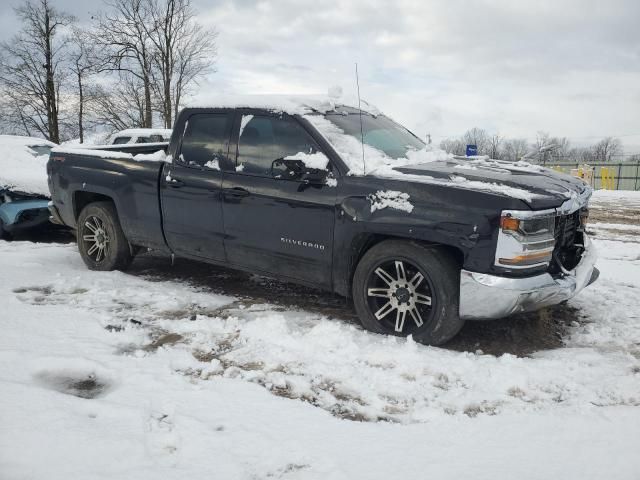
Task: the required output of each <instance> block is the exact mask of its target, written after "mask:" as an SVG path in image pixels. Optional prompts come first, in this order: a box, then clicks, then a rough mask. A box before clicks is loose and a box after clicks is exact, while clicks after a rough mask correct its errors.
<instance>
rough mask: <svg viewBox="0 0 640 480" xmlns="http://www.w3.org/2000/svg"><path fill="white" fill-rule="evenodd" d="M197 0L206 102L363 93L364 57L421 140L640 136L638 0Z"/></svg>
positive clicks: (374, 88) (389, 102)
mask: <svg viewBox="0 0 640 480" xmlns="http://www.w3.org/2000/svg"><path fill="white" fill-rule="evenodd" d="M194 1H195V4H194V5H195V7H196V8H197V10H198V12H199V19H200V21H201V22H203V23H205V24H207V25H212V26H215V27H216V29H217V30H218V31H219V38H218V41H219V52H220V56H219V61H218V66H217V73H215V74H214V75H212V76H211V78H209V79H207V80H206V81H204V82H202V85H201V91H202V93H203V95H206V96H207V98H210V97H211V94H212V92H213V93H219V94H220V95H224V94H225V93H231V92H233V93H289V92H290V93H324V92H326V91H327V88H328V87H330V86H332V85H335V84H339V85H341V86H342V87H343V90H344V91H345V93H347V94H351V93H354V92H355V77H354V64H355V62H358V65H359V71H360V81H361V91H362V93H363V96H364V97H365V98H367V99H368V100H370V101H372V102H373V103H375V104H377V105H378V106H379V107H380V108H381V109H383V110H384V111H386V112H389V113H390V114H391V115H392V116H394V117H395V118H396V119H398V120H399V121H401V122H403V123H405V124H407V125H408V126H410V127H411V128H414V129H415V130H416V133H419V134H421V135H424V134H425V133H426V132H431V133H432V134H434V135H457V134H460V133H462V132H464V131H465V130H467V129H468V128H471V127H474V126H480V127H484V128H487V129H490V130H494V131H500V132H501V133H503V134H509V135H513V136H518V137H532V136H533V135H535V132H536V131H537V130H540V129H543V130H547V131H550V132H552V133H553V134H556V135H566V136H569V137H571V136H575V137H583V136H587V135H599V134H616V133H629V132H630V133H640V127H638V125H640V108H638V107H639V105H638V98H639V97H640V36H638V34H637V20H638V19H639V18H640V2H638V1H637V0H608V1H607V2H602V1H599V0H598V1H596V0H553V1H551V0H539V1H536V2H521V1H514V0H471V1H470V0H429V1H428V2H426V1H423V0H395V1H382V0H323V1H317V0H223V1H214V2H211V1H210V0H194ZM56 5H59V7H60V8H64V9H65V10H67V11H70V12H71V13H74V14H76V15H79V16H82V15H85V14H84V13H82V12H90V11H95V10H97V9H99V8H103V7H102V3H101V2H100V1H99V0H82V1H80V0H57V1H56ZM6 10H7V7H6V6H4V5H3V6H2V7H0V15H2V17H0V18H2V20H1V22H3V23H0V26H2V25H3V24H6V20H5V19H6V18H7V16H6V15H3V14H4V13H6ZM5 35H6V34H5ZM633 140H634V142H633V143H640V135H639V136H638V137H637V138H635V139H633ZM636 140H637V141H636ZM630 143H631V142H630Z"/></svg>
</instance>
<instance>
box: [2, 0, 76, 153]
mask: <svg viewBox="0 0 640 480" xmlns="http://www.w3.org/2000/svg"><path fill="white" fill-rule="evenodd" d="M15 12H16V15H17V16H18V18H19V19H20V21H21V22H22V30H21V31H20V32H19V33H18V34H17V35H16V36H14V37H13V38H12V39H11V40H10V41H9V42H4V43H2V44H1V45H0V52H1V59H0V83H1V84H2V86H3V87H4V90H5V97H4V98H3V101H4V105H3V107H4V108H9V109H10V111H9V112H6V114H7V115H9V116H11V117H12V118H13V119H14V120H15V121H16V122H17V124H18V125H20V126H21V129H22V130H23V131H24V133H26V134H28V135H33V134H34V133H38V134H40V135H42V136H44V137H45V138H47V139H49V140H51V141H52V142H55V143H60V87H61V83H62V76H63V69H62V65H61V63H62V61H63V60H64V58H63V57H64V55H63V49H64V48H65V47H66V40H65V39H64V37H63V35H62V32H61V29H63V28H64V27H65V26H67V25H69V24H71V23H72V22H73V17H72V16H70V15H68V14H66V13H63V12H59V11H58V10H56V9H55V8H54V7H52V6H51V4H50V3H49V0H38V1H36V2H31V1H28V2H26V3H25V4H24V5H22V6H21V7H18V8H17V9H16V10H15Z"/></svg>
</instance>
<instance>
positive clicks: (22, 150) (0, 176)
mask: <svg viewBox="0 0 640 480" xmlns="http://www.w3.org/2000/svg"><path fill="white" fill-rule="evenodd" d="M30 145H37V146H55V144H54V143H51V142H48V141H47V140H42V139H36V138H32V137H20V136H13V135H0V189H6V190H15V191H20V192H24V193H31V194H35V195H43V196H46V197H48V196H49V186H48V185H47V168H46V167H47V161H48V160H49V155H48V154H45V155H34V153H36V152H34V151H33V150H31V149H30V148H29V146H30Z"/></svg>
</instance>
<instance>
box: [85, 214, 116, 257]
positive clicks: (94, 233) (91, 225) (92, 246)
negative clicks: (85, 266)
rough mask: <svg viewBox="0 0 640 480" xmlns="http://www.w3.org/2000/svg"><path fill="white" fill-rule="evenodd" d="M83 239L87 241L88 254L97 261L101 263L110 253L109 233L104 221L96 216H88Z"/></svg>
mask: <svg viewBox="0 0 640 480" xmlns="http://www.w3.org/2000/svg"><path fill="white" fill-rule="evenodd" d="M82 241H83V242H84V243H85V247H86V252H87V255H88V256H89V257H90V258H91V259H92V260H93V261H95V262H96V263H100V262H101V261H102V260H104V258H105V257H106V255H107V253H109V243H110V239H109V235H108V233H107V230H106V228H105V225H104V222H103V221H102V220H101V219H100V218H98V217H96V216H90V217H87V218H86V220H85V222H84V225H83V226H82Z"/></svg>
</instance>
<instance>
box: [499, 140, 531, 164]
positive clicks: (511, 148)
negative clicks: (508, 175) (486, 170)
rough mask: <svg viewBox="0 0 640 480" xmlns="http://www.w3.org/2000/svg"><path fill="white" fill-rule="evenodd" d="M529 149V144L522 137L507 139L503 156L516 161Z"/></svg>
mask: <svg viewBox="0 0 640 480" xmlns="http://www.w3.org/2000/svg"><path fill="white" fill-rule="evenodd" d="M528 151H529V144H528V143H527V141H526V140H525V139H524V138H516V139H511V140H507V141H506V142H505V144H504V158H505V160H511V161H513V162H517V161H518V160H520V159H522V157H524V156H525V155H526V154H527V152H528Z"/></svg>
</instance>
